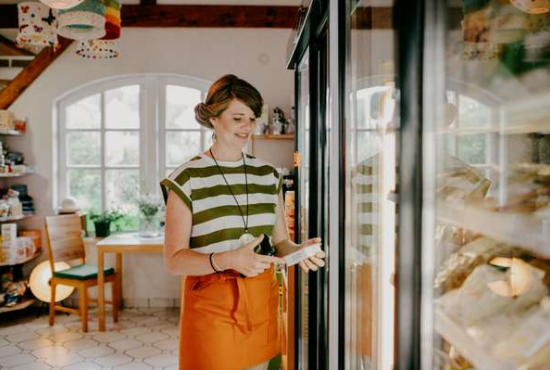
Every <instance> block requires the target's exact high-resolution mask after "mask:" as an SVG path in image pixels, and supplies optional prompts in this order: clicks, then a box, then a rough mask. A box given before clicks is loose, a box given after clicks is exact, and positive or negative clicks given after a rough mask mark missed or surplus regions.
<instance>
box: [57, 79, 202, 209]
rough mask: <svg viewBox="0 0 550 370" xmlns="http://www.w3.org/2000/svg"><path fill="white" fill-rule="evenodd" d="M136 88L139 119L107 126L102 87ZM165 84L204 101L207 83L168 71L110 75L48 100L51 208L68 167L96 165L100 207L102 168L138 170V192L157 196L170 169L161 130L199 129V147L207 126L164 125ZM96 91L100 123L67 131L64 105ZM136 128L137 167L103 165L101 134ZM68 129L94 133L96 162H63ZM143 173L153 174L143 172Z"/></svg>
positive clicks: (62, 191)
mask: <svg viewBox="0 0 550 370" xmlns="http://www.w3.org/2000/svg"><path fill="white" fill-rule="evenodd" d="M131 85H138V86H139V104H140V106H139V117H140V125H139V128H137V129H126V128H124V129H108V128H106V127H105V123H106V121H105V119H106V117H105V115H106V113H105V93H106V92H107V91H108V90H112V89H117V88H122V87H124V86H131ZM169 85H173V86H181V87H186V88H191V89H196V90H199V91H200V93H201V95H200V96H201V100H202V101H204V97H205V95H206V91H207V89H208V86H209V85H210V81H207V80H203V79H199V78H195V77H191V76H184V75H173V74H138V75H124V76H115V77H111V78H108V79H103V80H99V81H95V82H92V83H89V84H86V85H83V86H81V87H79V88H77V89H74V90H71V91H69V92H67V93H66V94H64V95H63V96H61V97H59V98H58V99H56V100H55V101H54V104H53V105H54V108H53V116H54V120H53V123H54V124H53V149H54V150H53V157H54V158H53V164H54V169H53V174H54V176H53V177H54V196H53V199H52V201H53V209H54V210H55V209H57V207H58V206H59V203H60V200H61V199H64V198H66V197H67V196H68V192H69V188H68V176H67V175H68V171H69V170H71V169H73V168H82V169H97V170H99V171H100V173H101V175H100V176H101V177H100V179H101V204H100V206H101V210H106V209H107V206H108V204H107V194H106V186H107V182H106V172H107V171H108V170H118V169H121V170H122V169H124V170H126V169H138V170H139V179H140V180H139V189H140V194H145V193H151V194H157V195H159V196H160V189H159V185H158V184H159V181H160V180H161V179H162V178H164V177H166V171H167V170H168V169H172V168H173V167H167V166H166V150H167V148H166V132H167V131H174V132H178V131H194V132H196V131H200V138H201V141H200V143H199V145H200V148H204V143H205V140H204V138H205V135H206V134H207V129H205V128H203V127H202V126H199V125H198V124H197V126H198V127H197V130H192V129H166V121H165V118H166V114H165V109H166V88H167V86H169ZM96 94H99V95H100V108H101V123H100V127H99V128H98V129H67V127H66V126H67V117H66V109H67V107H69V106H70V105H72V104H75V103H77V102H78V101H80V100H82V99H85V98H88V97H91V96H93V95H96ZM113 131H137V132H139V151H140V155H139V165H138V166H109V167H107V166H106V147H105V143H106V141H105V138H106V132H113ZM71 132H100V138H101V154H100V155H101V160H100V165H99V166H93V165H82V166H74V165H73V166H70V165H69V164H68V162H67V161H68V152H67V150H68V145H67V144H68V141H67V140H68V138H67V135H68V134H69V133H71ZM146 174H156V176H147V175H146Z"/></svg>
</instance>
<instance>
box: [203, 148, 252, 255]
mask: <svg viewBox="0 0 550 370" xmlns="http://www.w3.org/2000/svg"><path fill="white" fill-rule="evenodd" d="M209 152H210V155H211V156H212V158H213V159H214V162H215V163H216V167H218V171H220V174H221V175H222V177H223V180H224V181H225V184H226V185H227V187H228V188H229V192H230V193H231V195H232V196H233V199H235V203H237V209H238V210H239V213H240V214H241V217H242V219H243V224H244V234H243V235H241V237H240V238H239V245H241V246H243V245H245V244H247V243H249V242H251V241H252V240H253V239H254V236H253V235H252V234H250V233H249V232H248V176H247V172H246V162H245V160H244V154H242V158H243V167H244V184H245V185H244V186H245V191H246V219H245V217H244V214H243V211H242V210H241V205H240V204H239V202H238V201H237V197H236V196H235V194H234V193H233V190H232V189H231V186H230V185H229V182H228V181H227V179H226V178H225V175H224V173H223V171H222V168H221V167H220V165H219V164H218V161H217V160H216V157H214V153H212V149H209Z"/></svg>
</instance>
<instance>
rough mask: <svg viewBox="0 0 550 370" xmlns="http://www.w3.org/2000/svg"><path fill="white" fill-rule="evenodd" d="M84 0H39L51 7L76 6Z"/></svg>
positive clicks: (67, 7) (64, 7)
mask: <svg viewBox="0 0 550 370" xmlns="http://www.w3.org/2000/svg"><path fill="white" fill-rule="evenodd" d="M83 1H84V0H40V2H42V3H44V4H46V5H47V6H49V7H50V8H52V9H69V8H72V7H74V6H77V5H78V4H80V3H81V2H83Z"/></svg>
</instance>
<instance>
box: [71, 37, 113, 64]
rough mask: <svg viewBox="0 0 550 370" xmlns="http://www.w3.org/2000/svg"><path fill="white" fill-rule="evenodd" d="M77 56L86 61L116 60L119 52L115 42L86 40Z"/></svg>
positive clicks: (81, 44)
mask: <svg viewBox="0 0 550 370" xmlns="http://www.w3.org/2000/svg"><path fill="white" fill-rule="evenodd" d="M76 54H77V55H79V56H81V57H82V58H85V59H114V58H118V56H119V51H118V47H117V45H116V42H115V41H112V40H86V41H82V42H81V43H80V45H79V47H78V49H77V50H76Z"/></svg>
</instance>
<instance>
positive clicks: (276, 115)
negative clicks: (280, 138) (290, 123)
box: [269, 107, 286, 135]
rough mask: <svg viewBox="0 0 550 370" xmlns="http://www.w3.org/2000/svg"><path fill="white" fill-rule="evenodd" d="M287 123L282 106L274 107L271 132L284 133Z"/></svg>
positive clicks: (275, 133) (274, 133)
mask: <svg viewBox="0 0 550 370" xmlns="http://www.w3.org/2000/svg"><path fill="white" fill-rule="evenodd" d="M285 125H286V120H285V114H284V113H283V111H282V109H281V108H279V107H275V109H273V118H272V119H271V125H270V127H269V133H270V134H272V135H281V134H284V129H285Z"/></svg>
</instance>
